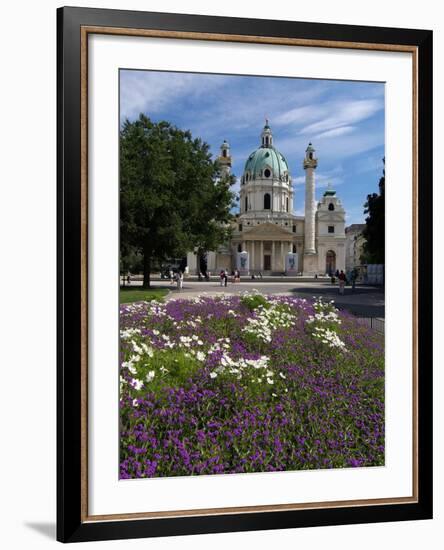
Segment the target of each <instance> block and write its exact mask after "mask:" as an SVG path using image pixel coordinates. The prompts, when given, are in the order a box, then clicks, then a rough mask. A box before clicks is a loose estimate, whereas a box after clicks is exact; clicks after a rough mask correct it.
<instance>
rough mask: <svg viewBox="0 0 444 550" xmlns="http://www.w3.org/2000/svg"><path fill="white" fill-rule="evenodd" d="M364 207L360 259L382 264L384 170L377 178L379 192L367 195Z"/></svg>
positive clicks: (383, 250)
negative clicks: (364, 218) (362, 245)
mask: <svg viewBox="0 0 444 550" xmlns="http://www.w3.org/2000/svg"><path fill="white" fill-rule="evenodd" d="M384 164H385V159H384ZM364 208H365V210H364V214H368V216H367V218H366V220H365V228H364V231H363V236H364V238H365V243H364V252H363V255H362V258H361V261H363V262H364V263H371V264H383V263H385V170H384V171H383V176H382V177H381V179H380V180H379V194H378V193H372V194H371V195H367V202H366V203H365V204H364Z"/></svg>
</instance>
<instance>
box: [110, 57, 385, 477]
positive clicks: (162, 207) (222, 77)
mask: <svg viewBox="0 0 444 550" xmlns="http://www.w3.org/2000/svg"><path fill="white" fill-rule="evenodd" d="M385 121H386V113H385V83H384V82H375V81H358V80H356V81H353V80H329V79H315V78H291V77H281V76H279V77H276V76H262V75H255V76H252V75H241V74H239V75H238V74H212V73H198V72H178V71H176V72H174V71H166V70H165V71H160V70H140V69H133V68H120V70H119V213H120V223H119V238H120V241H119V242H120V245H119V246H120V250H119V252H120V257H119V266H117V265H116V277H119V288H120V291H119V296H120V300H119V325H120V327H119V328H120V346H119V350H120V358H119V365H118V366H115V368H116V376H118V377H119V381H120V384H119V387H120V390H119V453H120V456H119V479H120V480H130V479H136V478H156V477H172V476H197V475H215V474H237V475H240V474H243V475H245V474H251V473H259V472H261V473H266V472H281V471H282V472H285V471H287V472H289V471H298V470H321V469H348V468H380V467H384V466H385V463H386V462H385V461H386V454H385V383H386V377H385V264H386V259H385V162H386V147H385ZM110 368H113V365H110Z"/></svg>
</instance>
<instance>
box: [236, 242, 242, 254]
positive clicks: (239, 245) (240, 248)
mask: <svg viewBox="0 0 444 550" xmlns="http://www.w3.org/2000/svg"><path fill="white" fill-rule="evenodd" d="M237 251H238V252H242V245H241V244H240V243H239V244H238V245H237Z"/></svg>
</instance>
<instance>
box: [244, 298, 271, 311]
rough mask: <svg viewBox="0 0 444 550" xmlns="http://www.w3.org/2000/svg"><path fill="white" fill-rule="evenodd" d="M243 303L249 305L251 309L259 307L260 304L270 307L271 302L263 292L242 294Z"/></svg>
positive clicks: (266, 307)
mask: <svg viewBox="0 0 444 550" xmlns="http://www.w3.org/2000/svg"><path fill="white" fill-rule="evenodd" d="M241 304H242V305H244V306H245V307H247V308H248V309H249V310H250V311H253V310H254V309H257V308H258V307H259V306H263V307H264V308H265V309H268V308H269V307H270V303H269V302H268V301H267V299H266V297H265V296H263V295H262V294H252V295H245V296H242V298H241Z"/></svg>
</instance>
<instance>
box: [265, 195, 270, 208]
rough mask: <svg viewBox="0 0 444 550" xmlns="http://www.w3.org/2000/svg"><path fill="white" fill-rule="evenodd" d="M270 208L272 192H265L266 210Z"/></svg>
mask: <svg viewBox="0 0 444 550" xmlns="http://www.w3.org/2000/svg"><path fill="white" fill-rule="evenodd" d="M270 208H271V197H270V193H265V195H264V210H270Z"/></svg>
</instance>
